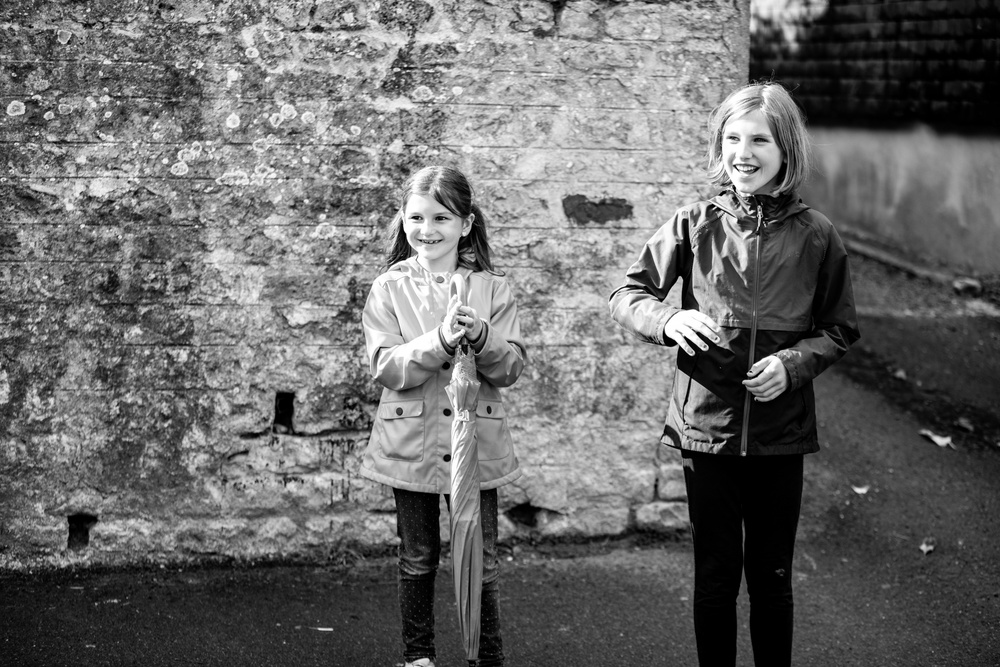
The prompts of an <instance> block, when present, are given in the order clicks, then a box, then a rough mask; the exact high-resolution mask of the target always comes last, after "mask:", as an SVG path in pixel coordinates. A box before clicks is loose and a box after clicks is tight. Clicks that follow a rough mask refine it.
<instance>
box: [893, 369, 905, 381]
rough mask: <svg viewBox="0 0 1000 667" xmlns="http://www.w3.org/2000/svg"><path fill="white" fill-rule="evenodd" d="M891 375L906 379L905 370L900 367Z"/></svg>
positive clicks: (898, 378)
mask: <svg viewBox="0 0 1000 667" xmlns="http://www.w3.org/2000/svg"><path fill="white" fill-rule="evenodd" d="M892 377H894V378H896V379H897V380H905V379H906V371H904V370H903V369H902V368H900V369H898V370H897V371H896V372H895V373H893V374H892Z"/></svg>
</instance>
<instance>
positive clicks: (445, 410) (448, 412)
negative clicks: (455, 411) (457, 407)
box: [444, 408, 451, 417]
mask: <svg viewBox="0 0 1000 667" xmlns="http://www.w3.org/2000/svg"><path fill="white" fill-rule="evenodd" d="M444 416H445V417H451V408H445V409H444Z"/></svg>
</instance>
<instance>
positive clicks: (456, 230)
mask: <svg viewBox="0 0 1000 667" xmlns="http://www.w3.org/2000/svg"><path fill="white" fill-rule="evenodd" d="M471 229H472V216H471V215H470V216H469V217H468V218H462V217H460V216H458V215H455V214H454V213H452V212H451V211H449V210H448V209H447V208H445V207H444V206H443V205H442V204H440V203H438V201H437V200H436V199H434V198H433V197H425V196H423V195H410V198H409V199H407V200H406V206H405V207H404V208H403V234H404V235H405V236H406V242H407V243H409V244H410V247H411V248H413V252H414V254H415V255H416V256H417V262H419V263H420V265H421V266H422V267H424V268H425V269H427V270H428V271H431V272H433V273H443V272H445V271H454V270H455V269H456V268H457V267H458V242H459V241H461V240H462V237H463V236H466V235H467V234H468V233H469V231H470V230H471Z"/></svg>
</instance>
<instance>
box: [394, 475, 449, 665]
mask: <svg viewBox="0 0 1000 667" xmlns="http://www.w3.org/2000/svg"><path fill="white" fill-rule="evenodd" d="M393 493H394V494H395V496H396V533H397V534H398V535H399V539H400V543H399V611H400V615H401V617H402V621H403V643H404V644H405V647H406V648H405V649H404V651H403V657H404V658H405V661H406V662H413V661H414V660H418V659H419V658H431V659H433V658H434V656H435V651H434V578H435V575H436V574H437V567H438V559H439V557H440V555H441V534H440V528H439V525H438V518H439V516H440V505H439V503H440V498H439V497H438V495H437V494H434V493H419V492H417V491H405V490H403V489H393Z"/></svg>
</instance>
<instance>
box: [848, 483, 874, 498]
mask: <svg viewBox="0 0 1000 667" xmlns="http://www.w3.org/2000/svg"><path fill="white" fill-rule="evenodd" d="M851 488H852V489H853V490H854V493H856V494H858V495H859V496H863V495H865V494H866V493H868V489H870V488H872V487H871V485H870V484H865V485H864V486H854V485H853V484H851Z"/></svg>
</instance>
